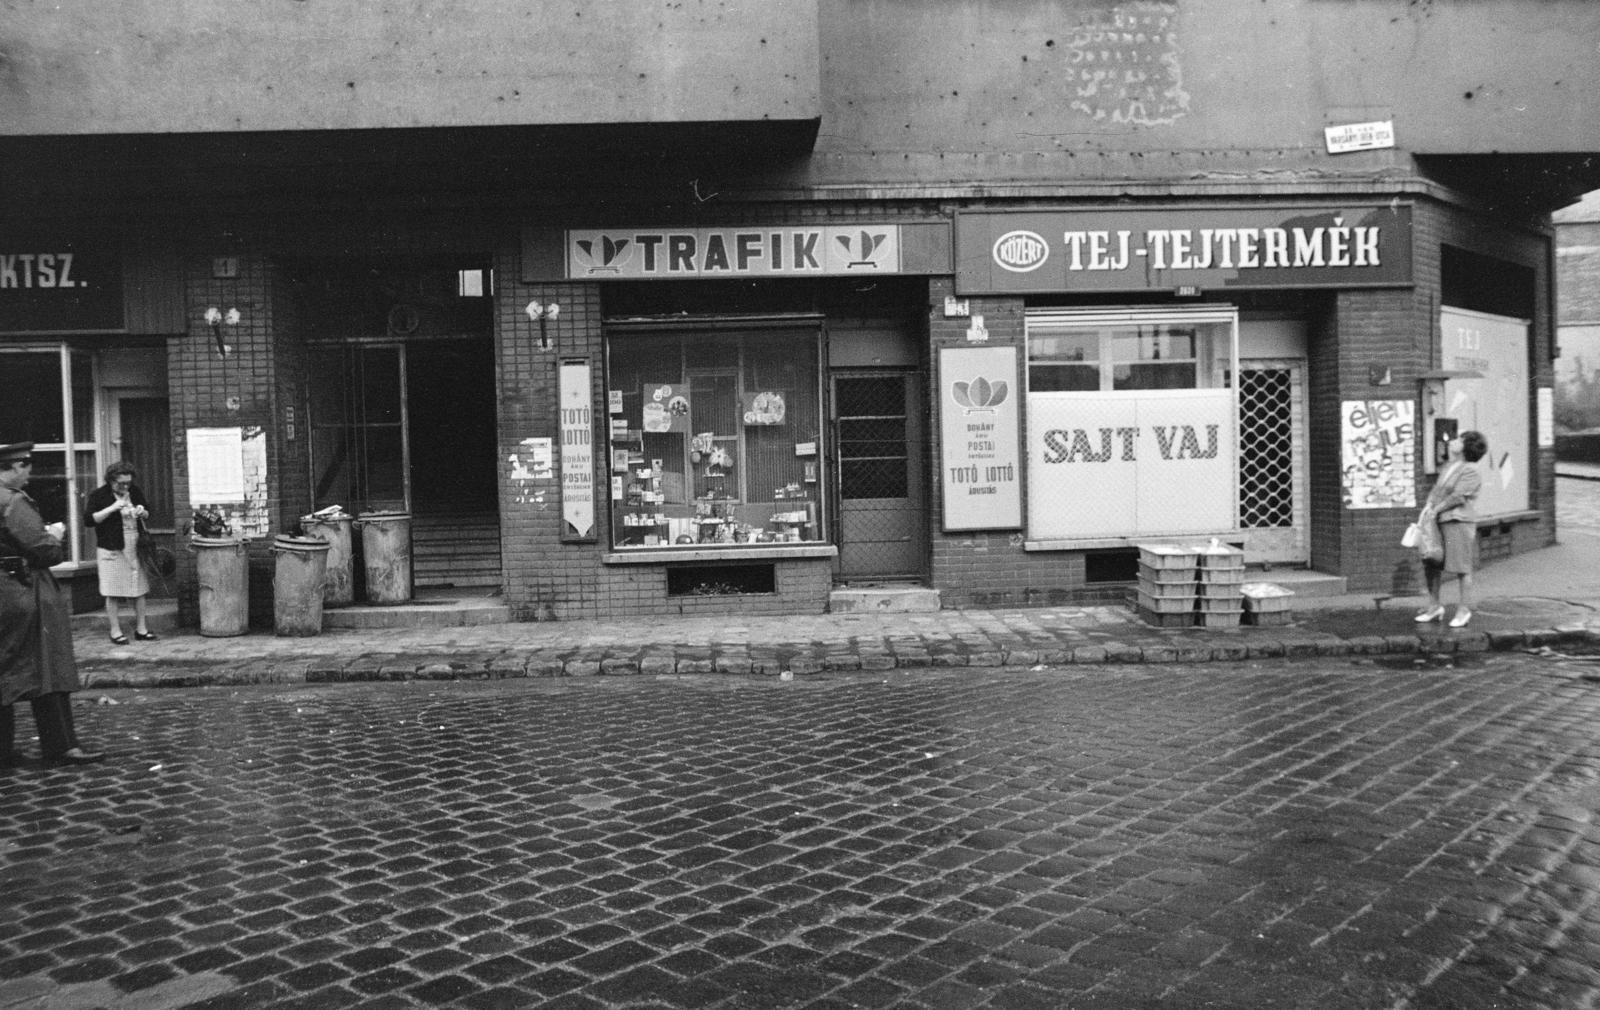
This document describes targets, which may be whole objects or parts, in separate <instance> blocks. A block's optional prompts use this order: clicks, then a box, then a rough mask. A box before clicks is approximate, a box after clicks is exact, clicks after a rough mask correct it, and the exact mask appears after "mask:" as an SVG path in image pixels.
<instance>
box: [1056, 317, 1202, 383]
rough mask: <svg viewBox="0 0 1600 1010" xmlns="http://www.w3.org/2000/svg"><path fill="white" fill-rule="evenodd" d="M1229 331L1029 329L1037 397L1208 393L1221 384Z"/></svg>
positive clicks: (1184, 326)
mask: <svg viewBox="0 0 1600 1010" xmlns="http://www.w3.org/2000/svg"><path fill="white" fill-rule="evenodd" d="M1232 336H1233V332H1232V326H1231V325H1230V324H1229V323H1217V322H1199V323H1188V322H1152V323H1136V324H1128V323H1122V322H1106V321H1094V322H1059V323H1056V322H1049V323H1045V322H1040V323H1034V322H1031V321H1030V324H1029V327H1028V389H1029V390H1030V391H1032V392H1036V393H1066V392H1109V391H1122V390H1140V389H1207V388H1212V387H1214V386H1220V385H1222V384H1223V383H1224V381H1225V380H1224V369H1223V368H1221V367H1219V362H1226V361H1227V359H1228V355H1229V351H1230V347H1231V340H1232Z"/></svg>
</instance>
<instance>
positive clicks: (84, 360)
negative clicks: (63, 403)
mask: <svg viewBox="0 0 1600 1010" xmlns="http://www.w3.org/2000/svg"><path fill="white" fill-rule="evenodd" d="M95 417H96V413H95V409H94V358H93V357H92V356H91V355H90V354H89V352H87V351H73V352H72V437H73V439H75V440H76V441H78V442H80V443H81V442H97V441H99V436H98V435H97V434H96V432H95V426H94V419H95ZM88 486H89V487H94V486H95V485H94V484H90V485H88Z"/></svg>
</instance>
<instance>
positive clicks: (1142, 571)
mask: <svg viewBox="0 0 1600 1010" xmlns="http://www.w3.org/2000/svg"><path fill="white" fill-rule="evenodd" d="M1197 570H1198V569H1195V568H1192V567H1190V568H1155V567H1153V566H1151V565H1147V564H1145V563H1144V562H1143V561H1141V562H1139V584H1140V585H1156V584H1160V585H1183V586H1192V585H1194V575H1195V572H1196V571H1197Z"/></svg>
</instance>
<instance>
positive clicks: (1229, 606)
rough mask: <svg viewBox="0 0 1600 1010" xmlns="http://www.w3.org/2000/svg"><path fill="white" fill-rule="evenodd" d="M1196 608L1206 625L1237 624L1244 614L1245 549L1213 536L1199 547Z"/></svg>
mask: <svg viewBox="0 0 1600 1010" xmlns="http://www.w3.org/2000/svg"><path fill="white" fill-rule="evenodd" d="M1199 559H1200V565H1199V568H1198V569H1197V570H1196V574H1197V575H1198V576H1199V577H1198V579H1197V581H1196V585H1197V586H1199V593H1198V598H1197V599H1196V601H1195V602H1196V607H1195V612H1196V613H1197V614H1198V615H1199V623H1200V625H1201V626H1202V627H1207V628H1237V627H1238V626H1239V621H1240V619H1241V618H1242V617H1243V616H1244V551H1242V550H1240V549H1239V548H1237V547H1229V546H1228V545H1227V544H1224V543H1219V542H1217V541H1215V540H1213V541H1212V542H1211V543H1210V545H1209V546H1206V547H1202V548H1200V552H1199Z"/></svg>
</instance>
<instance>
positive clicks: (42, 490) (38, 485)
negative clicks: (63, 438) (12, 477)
mask: <svg viewBox="0 0 1600 1010" xmlns="http://www.w3.org/2000/svg"><path fill="white" fill-rule="evenodd" d="M66 465H67V456H66V453H63V452H40V451H39V450H38V449H35V450H33V473H32V475H31V476H30V477H29V478H28V486H27V487H26V488H24V489H23V490H25V491H27V492H28V496H29V497H30V498H32V499H33V500H34V501H35V502H36V503H38V506H39V515H40V516H41V517H42V518H43V519H44V521H45V522H47V523H64V522H67V470H66Z"/></svg>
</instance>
